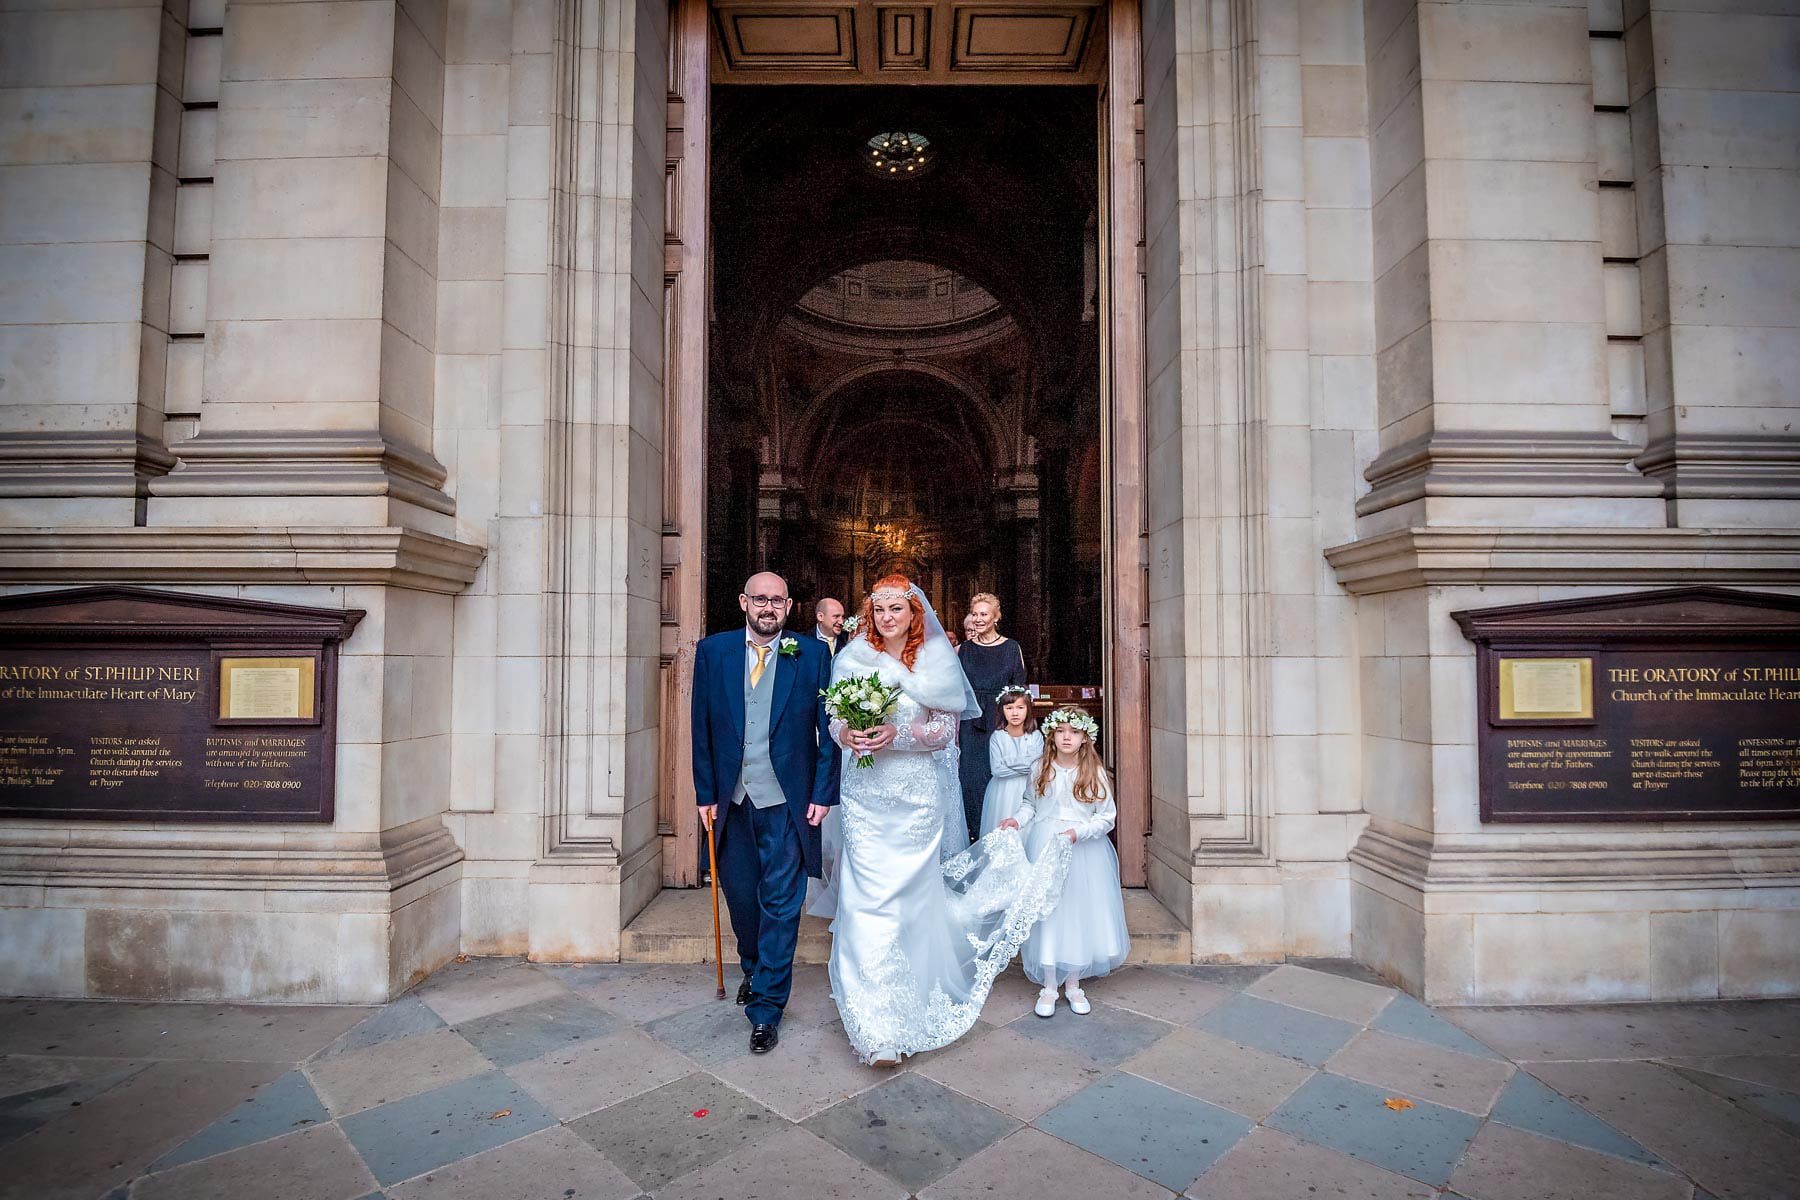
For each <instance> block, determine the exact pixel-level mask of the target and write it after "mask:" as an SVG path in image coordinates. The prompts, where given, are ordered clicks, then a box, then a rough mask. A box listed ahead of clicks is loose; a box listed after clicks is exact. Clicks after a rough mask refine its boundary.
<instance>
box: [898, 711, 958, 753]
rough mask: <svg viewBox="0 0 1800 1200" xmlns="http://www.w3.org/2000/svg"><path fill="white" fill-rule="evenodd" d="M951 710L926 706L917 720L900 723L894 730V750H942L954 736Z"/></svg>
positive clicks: (954, 720) (955, 723)
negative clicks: (946, 710)
mask: <svg viewBox="0 0 1800 1200" xmlns="http://www.w3.org/2000/svg"><path fill="white" fill-rule="evenodd" d="M956 728H957V719H956V714H955V713H953V712H945V711H944V710H942V709H937V708H928V709H926V710H925V713H924V715H923V716H922V717H920V719H919V720H917V721H907V722H904V723H902V724H901V725H900V726H899V727H898V728H897V729H896V730H895V732H894V749H896V750H942V749H943V748H944V747H945V746H948V745H949V744H950V743H951V742H952V741H954V740H955V738H956Z"/></svg>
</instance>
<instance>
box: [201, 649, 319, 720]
mask: <svg viewBox="0 0 1800 1200" xmlns="http://www.w3.org/2000/svg"><path fill="white" fill-rule="evenodd" d="M315 666H316V664H315V662H314V660H313V659H312V658H221V659H220V660H219V717H220V718H221V719H222V720H228V721H258V720H261V721H269V720H289V721H310V720H312V719H313V717H314V715H315V714H314V711H313V696H314V689H315V682H314V669H315Z"/></svg>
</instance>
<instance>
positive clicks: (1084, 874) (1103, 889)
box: [1000, 708, 1131, 1017]
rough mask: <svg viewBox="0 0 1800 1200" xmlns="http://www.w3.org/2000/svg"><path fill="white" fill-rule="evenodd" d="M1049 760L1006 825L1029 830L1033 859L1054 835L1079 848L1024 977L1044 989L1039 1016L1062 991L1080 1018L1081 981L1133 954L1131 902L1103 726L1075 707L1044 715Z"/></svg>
mask: <svg viewBox="0 0 1800 1200" xmlns="http://www.w3.org/2000/svg"><path fill="white" fill-rule="evenodd" d="M1041 728H1042V732H1043V734H1044V738H1045V742H1044V756H1043V758H1042V759H1040V760H1039V761H1038V766H1037V770H1036V771H1035V773H1034V775H1033V778H1032V781H1031V786H1030V787H1028V788H1027V789H1026V792H1025V796H1024V799H1023V800H1022V801H1021V802H1020V805H1019V809H1018V812H1017V814H1016V815H1015V816H1014V817H1012V818H1009V819H1008V820H1005V821H1002V822H1001V823H1000V827H1001V828H1003V829H1005V828H1023V829H1024V831H1025V832H1024V836H1025V846H1026V849H1027V851H1028V852H1029V853H1030V855H1031V857H1032V858H1033V859H1036V858H1037V857H1038V856H1039V855H1040V854H1042V853H1043V851H1044V848H1045V847H1046V846H1048V845H1049V844H1050V840H1051V839H1052V838H1059V837H1060V838H1065V839H1067V840H1068V841H1069V842H1071V843H1072V844H1073V846H1074V849H1073V851H1072V858H1071V861H1070V863H1069V874H1068V878H1067V880H1066V881H1065V882H1064V883H1063V892H1062V899H1061V900H1059V901H1058V902H1057V904H1056V908H1055V909H1054V910H1052V911H1051V913H1050V915H1049V916H1047V917H1045V918H1044V919H1043V920H1042V921H1041V922H1039V923H1038V925H1037V927H1036V928H1034V929H1033V930H1032V931H1031V936H1030V937H1029V938H1028V939H1027V940H1026V942H1025V948H1024V950H1023V951H1022V952H1021V953H1020V955H1019V961H1020V964H1021V965H1022V966H1023V967H1024V968H1025V974H1026V976H1027V977H1029V978H1030V979H1031V981H1032V982H1033V983H1035V984H1037V985H1038V987H1039V988H1040V989H1041V990H1040V991H1039V992H1038V999H1037V1005H1036V1008H1035V1010H1034V1011H1036V1013H1037V1015H1038V1016H1040V1017H1048V1016H1052V1015H1054V1014H1055V1012H1056V994H1057V989H1058V987H1060V988H1061V989H1062V993H1063V995H1064V996H1066V997H1067V998H1068V1001H1069V1009H1070V1011H1072V1012H1074V1013H1075V1014H1076V1015H1077V1016H1086V1015H1087V1014H1088V1013H1089V1012H1091V1011H1093V1006H1092V1005H1090V1004H1089V1003H1088V999H1087V996H1086V994H1085V993H1084V992H1083V991H1082V990H1081V981H1082V980H1083V979H1091V978H1093V977H1094V976H1096V975H1106V974H1109V973H1110V972H1111V971H1113V970H1114V969H1115V968H1117V967H1118V966H1119V965H1120V964H1121V963H1123V962H1124V961H1125V957H1126V955H1128V954H1129V953H1130V952H1131V936H1130V934H1129V933H1128V932H1127V931H1126V928H1125V897H1124V894H1123V893H1122V892H1121V891H1120V889H1119V856H1118V855H1117V854H1116V853H1114V851H1113V847H1112V842H1111V841H1110V840H1108V838H1107V836H1106V835H1107V834H1109V833H1111V832H1112V827H1113V822H1114V821H1115V820H1116V819H1117V816H1118V809H1117V807H1116V806H1115V805H1114V803H1113V795H1112V785H1111V783H1110V782H1109V781H1108V780H1107V778H1106V768H1105V767H1104V766H1102V765H1101V763H1100V754H1099V751H1097V750H1096V749H1095V748H1094V739H1095V738H1096V737H1098V736H1099V734H1100V726H1099V724H1098V723H1097V722H1095V720H1094V718H1092V717H1090V716H1088V714H1086V713H1085V712H1082V711H1081V710H1080V709H1077V708H1059V709H1057V710H1056V711H1055V712H1053V713H1051V714H1050V715H1049V716H1048V717H1045V718H1044V723H1043V725H1042V727H1041Z"/></svg>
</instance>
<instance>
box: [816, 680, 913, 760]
mask: <svg viewBox="0 0 1800 1200" xmlns="http://www.w3.org/2000/svg"><path fill="white" fill-rule="evenodd" d="M819 695H821V696H823V697H825V711H826V712H827V713H830V714H831V716H832V717H834V718H835V719H837V720H839V721H842V722H843V723H844V724H846V725H848V726H849V727H850V728H851V729H853V730H855V731H857V732H858V733H861V732H863V731H864V730H868V729H873V728H875V727H876V726H877V725H880V724H882V723H883V722H885V721H886V720H887V719H888V716H889V714H891V713H892V712H893V711H894V706H895V705H896V704H898V703H900V689H899V688H897V687H893V686H891V685H889V684H886V683H883V682H882V681H881V676H879V675H850V676H846V677H845V678H843V679H840V680H838V681H837V682H836V683H834V684H832V685H831V686H830V687H829V688H826V689H825V690H824V691H822V692H820V693H819ZM856 765H857V766H859V767H872V766H874V765H875V756H874V755H872V754H860V755H858V756H857V758H856Z"/></svg>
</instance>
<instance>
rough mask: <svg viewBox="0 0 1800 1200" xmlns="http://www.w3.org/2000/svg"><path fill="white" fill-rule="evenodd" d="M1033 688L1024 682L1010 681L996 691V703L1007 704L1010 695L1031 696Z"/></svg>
mask: <svg viewBox="0 0 1800 1200" xmlns="http://www.w3.org/2000/svg"><path fill="white" fill-rule="evenodd" d="M1029 695H1031V689H1030V688H1028V687H1026V686H1025V685H1024V684H1022V683H1009V684H1007V685H1006V686H1005V687H1003V688H1001V689H1000V690H999V691H998V692H995V693H994V703H995V704H1005V703H1006V698H1007V697H1008V696H1029Z"/></svg>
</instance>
